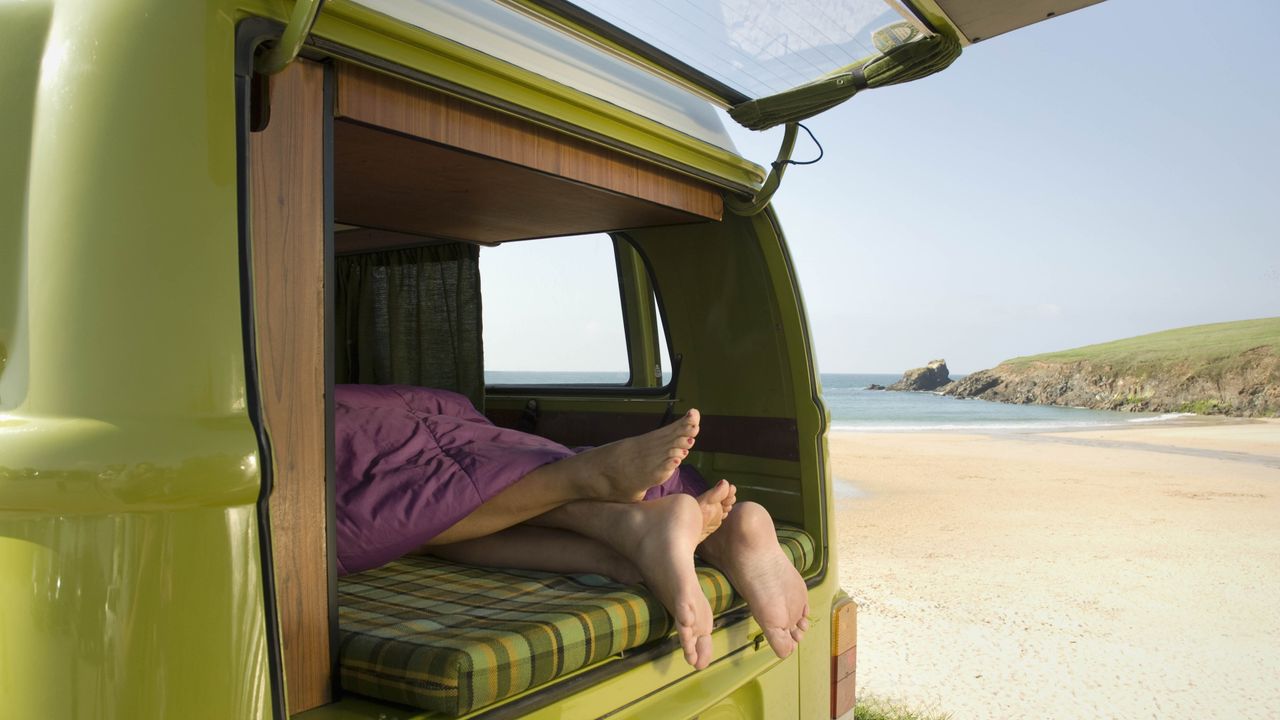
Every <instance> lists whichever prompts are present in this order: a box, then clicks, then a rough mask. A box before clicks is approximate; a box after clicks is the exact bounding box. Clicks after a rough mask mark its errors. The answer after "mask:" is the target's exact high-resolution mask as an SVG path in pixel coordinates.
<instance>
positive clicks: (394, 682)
mask: <svg viewBox="0 0 1280 720" xmlns="http://www.w3.org/2000/svg"><path fill="white" fill-rule="evenodd" d="M778 540H779V542H780V543H781V545H782V548H783V550H784V551H786V552H787V554H788V555H789V556H790V557H791V560H792V562H793V563H794V564H795V566H796V567H797V568H798V569H799V570H800V571H801V572H802V573H803V572H804V571H806V570H807V569H809V567H810V566H811V565H812V564H813V561H814V559H815V551H814V544H813V540H812V539H811V538H810V537H809V536H808V535H807V534H805V533H804V532H803V531H802V530H798V529H794V528H779V529H778ZM698 580H699V582H700V583H701V585H702V591H703V593H705V594H706V596H707V598H708V599H709V600H710V601H711V609H712V611H713V612H714V613H716V614H720V613H722V612H724V611H726V610H728V609H730V608H731V607H733V606H734V604H735V603H736V602H737V601H738V599H737V598H736V597H735V595H734V592H733V589H732V588H731V587H730V586H729V582H728V580H726V579H725V577H724V575H723V574H722V573H720V572H719V571H718V570H715V569H713V568H710V567H706V566H699V568H698ZM673 630H674V625H673V622H672V620H671V617H670V616H669V615H668V614H667V612H666V611H665V610H664V609H663V608H662V605H661V604H660V603H659V602H658V601H657V600H656V599H655V598H654V597H653V596H652V595H650V594H649V592H648V591H647V590H646V589H645V588H644V587H643V586H639V585H633V586H629V587H628V586H622V585H618V584H616V583H614V582H612V581H610V580H608V579H606V578H604V577H601V576H599V575H557V574H554V573H544V572H534V571H525V570H495V569H491V568H478V567H472V566H468V565H461V564H455V563H450V562H445V561H443V560H438V559H435V558H429V557H422V556H406V557H403V558H401V559H399V560H397V561H395V562H393V563H391V564H389V565H385V566H383V567H380V568H377V569H375V570H369V571H366V572H362V573H358V574H355V575H349V576H347V577H343V578H339V580H338V635H339V644H338V664H339V674H340V677H341V681H342V687H343V689H344V690H346V691H348V692H354V693H359V694H361V695H366V696H370V697H375V698H379V699H382V700H388V701H391V702H396V703H401V704H404V705H411V706H414V707H418V708H423V709H426V710H435V711H438V712H442V713H446V714H449V715H463V714H465V713H468V712H471V711H472V710H475V709H477V708H480V707H483V706H485V705H488V704H490V703H493V702H497V701H499V700H503V699H505V698H508V697H511V696H512V695H515V694H517V693H520V692H523V691H524V690H527V689H529V688H531V687H535V686H538V685H541V684H543V683H546V682H549V681H551V680H554V679H555V678H557V677H560V676H562V675H565V674H567V673H570V672H573V671H575V670H578V669H580V668H583V667H586V666H588V665H591V664H592V663H596V662H599V661H601V660H604V659H605V658H608V657H610V656H612V655H617V654H618V653H620V652H622V651H624V650H628V649H630V648H634V647H637V646H640V645H643V644H645V643H647V642H649V641H651V640H657V639H661V638H663V637H666V636H667V635H668V634H669V633H671V632H672V631H673Z"/></svg>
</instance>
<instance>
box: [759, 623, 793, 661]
mask: <svg viewBox="0 0 1280 720" xmlns="http://www.w3.org/2000/svg"><path fill="white" fill-rule="evenodd" d="M764 639H765V640H768V641H769V647H771V648H773V654H774V655H777V656H778V657H780V658H786V657H788V656H790V655H791V652H792V651H793V650H795V649H796V641H795V640H794V639H792V637H791V633H789V632H787V631H786V630H785V629H783V628H767V629H766V630H765V631H764Z"/></svg>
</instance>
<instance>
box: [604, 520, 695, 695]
mask: <svg viewBox="0 0 1280 720" xmlns="http://www.w3.org/2000/svg"><path fill="white" fill-rule="evenodd" d="M615 509H616V510H617V511H618V521H617V522H616V524H615V533H614V535H613V537H612V538H611V544H612V545H613V546H614V549H616V550H617V551H618V552H620V553H622V554H623V555H625V556H626V557H627V558H628V559H629V560H631V562H632V563H634V565H635V566H636V568H638V569H639V571H640V575H641V576H642V577H643V578H644V582H645V584H646V585H648V586H649V589H650V590H651V591H652V592H653V594H654V595H656V596H657V597H658V600H659V601H660V602H661V603H662V605H663V607H665V608H666V609H667V611H668V612H670V613H671V616H672V617H673V618H675V621H676V633H677V634H678V635H679V637H680V646H681V648H683V650H684V659H685V660H686V661H688V663H689V664H690V665H692V666H694V667H695V668H697V669H699V670H701V669H702V668H705V667H706V666H707V665H708V664H709V663H710V662H711V621H712V616H711V604H710V603H709V602H707V596H706V595H703V594H702V588H701V586H699V584H698V574H697V571H696V570H695V569H694V565H693V551H694V549H695V548H696V547H697V546H698V542H699V539H700V537H701V533H702V512H701V511H700V510H699V508H698V503H697V501H695V500H694V499H693V498H692V497H691V496H689V495H683V494H679V495H668V496H666V497H663V498H658V499H657V500H650V501H648V502H642V503H632V504H627V505H621V506H618V508H615Z"/></svg>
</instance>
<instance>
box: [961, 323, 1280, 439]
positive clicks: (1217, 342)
mask: <svg viewBox="0 0 1280 720" xmlns="http://www.w3.org/2000/svg"><path fill="white" fill-rule="evenodd" d="M942 393H943V394H944V395H952V396H955V397H960V398H967V397H976V398H982V399H983V400H995V401H998V402H1008V403H1035V404H1044V405H1067V406H1074V407H1089V408H1097V409H1105V410H1131V411H1151V412H1194V413H1199V414H1205V415H1208V414H1213V415H1234V416H1241V417H1275V416H1280V318H1268V319H1264V320H1244V321H1240V322H1234V323H1217V324H1213V325H1199V326H1196V327H1189V328H1180V329H1178V330H1168V331H1165V332H1160V333H1152V334H1150V335H1142V336H1139V337H1135V338H1129V339H1126V340H1118V341H1115V342H1110V343H1103V344H1100V345H1090V346H1087V347H1082V348H1076V349H1074V350H1066V351H1063V352H1058V353H1048V354H1045V355H1035V356H1031V357H1024V358H1015V359H1013V360H1006V361H1005V362H1002V363H1000V364H999V365H998V366H996V367H994V368H992V369H990V370H981V371H978V372H975V373H972V374H970V375H968V376H966V377H965V378H964V379H962V380H959V381H956V382H953V383H951V384H950V385H948V386H946V387H945V388H943V389H942Z"/></svg>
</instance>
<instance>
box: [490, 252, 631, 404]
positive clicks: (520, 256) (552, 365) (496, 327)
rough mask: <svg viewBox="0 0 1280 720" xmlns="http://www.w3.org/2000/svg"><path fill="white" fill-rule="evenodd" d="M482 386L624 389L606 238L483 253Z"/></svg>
mask: <svg viewBox="0 0 1280 720" xmlns="http://www.w3.org/2000/svg"><path fill="white" fill-rule="evenodd" d="M480 282H481V289H482V293H483V305H484V308H483V309H484V359H485V381H486V382H488V383H492V384H503V385H525V384H536V385H542V384H560V383H564V384H597V383H605V384H626V383H627V381H628V379H629V378H630V372H629V370H628V362H627V340H626V334H625V331H624V327H623V323H622V300H621V297H620V295H619V290H618V271H617V264H616V261H615V260H614V254H613V241H612V239H611V238H610V237H609V236H608V235H605V234H595V235H579V236H573V237H562V238H548V239H543V240H525V241H521V242H509V243H503V244H502V245H499V246H496V247H485V248H481V250H480Z"/></svg>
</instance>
